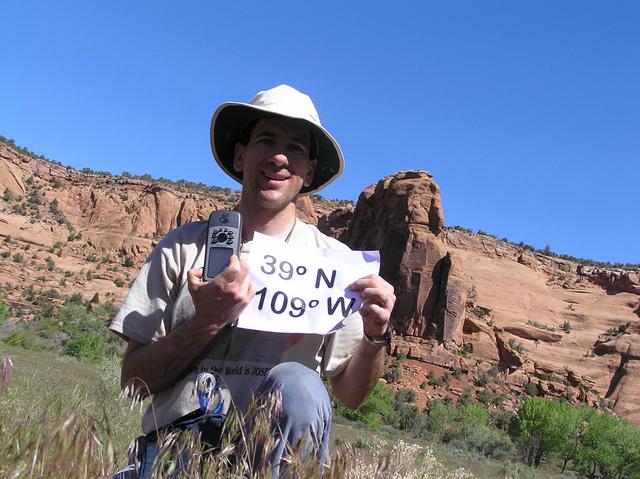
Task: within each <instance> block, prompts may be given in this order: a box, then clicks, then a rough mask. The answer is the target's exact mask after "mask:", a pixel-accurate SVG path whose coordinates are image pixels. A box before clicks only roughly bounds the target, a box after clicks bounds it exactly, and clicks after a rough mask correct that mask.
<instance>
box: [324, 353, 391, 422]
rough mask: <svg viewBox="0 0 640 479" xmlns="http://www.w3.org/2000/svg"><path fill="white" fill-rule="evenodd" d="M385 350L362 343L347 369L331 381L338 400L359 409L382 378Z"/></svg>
mask: <svg viewBox="0 0 640 479" xmlns="http://www.w3.org/2000/svg"><path fill="white" fill-rule="evenodd" d="M384 354H385V348H384V347H380V346H373V345H371V344H369V343H368V342H366V341H364V340H363V341H362V342H361V343H360V345H359V346H358V350H357V351H356V353H355V354H354V355H353V357H352V358H351V359H350V360H349V364H347V367H346V368H345V369H344V370H343V371H342V373H340V375H338V376H337V377H335V378H332V379H331V389H332V390H333V394H334V395H335V396H336V398H337V399H338V400H339V401H340V402H341V403H342V404H344V405H345V406H347V407H348V408H350V409H357V408H358V407H360V405H361V404H362V403H363V401H364V400H365V399H366V397H367V395H368V394H369V393H370V392H371V390H372V389H373V388H374V387H375V385H376V382H377V381H378V378H380V376H382V370H383V367H384Z"/></svg>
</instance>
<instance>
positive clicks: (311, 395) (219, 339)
mask: <svg viewBox="0 0 640 479" xmlns="http://www.w3.org/2000/svg"><path fill="white" fill-rule="evenodd" d="M211 148H212V151H213V155H214V158H215V160H216V162H217V163H218V165H219V166H220V167H221V168H222V169H223V170H224V171H225V172H226V173H227V174H228V175H230V176H231V177H232V178H234V179H235V180H237V181H238V182H240V183H241V184H242V194H241V198H240V203H239V212H240V213H241V215H242V221H243V231H242V236H243V242H244V244H243V248H242V253H241V255H240V256H241V257H243V256H244V255H246V254H247V253H248V252H249V250H250V247H251V241H252V239H253V235H254V233H255V232H256V231H257V232H260V233H263V234H266V235H269V236H273V237H277V238H280V239H282V240H284V241H286V242H287V243H290V244H291V245H293V246H296V247H306V248H310V247H311V248H334V249H345V248H346V246H344V245H342V244H341V243H339V242H338V241H336V240H335V239H333V238H330V237H327V236H325V235H323V234H322V233H320V232H319V231H318V230H317V229H316V228H315V227H314V226H311V225H307V224H305V223H303V222H302V221H300V220H298V219H297V218H296V200H297V198H298V196H300V195H301V194H310V193H314V192H316V191H318V190H320V189H321V188H322V187H324V186H326V185H327V184H329V183H330V182H332V181H333V180H334V179H335V178H336V177H337V176H339V175H340V174H341V173H342V170H343V165H344V160H343V156H342V152H341V150H340V147H339V146H338V144H337V142H336V141H335V139H334V138H333V137H332V136H331V134H330V133H329V132H328V131H327V130H326V129H324V128H323V127H322V126H321V124H320V120H319V118H318V114H317V112H316V109H315V107H314V105H313V103H312V101H311V99H310V98H309V97H308V96H307V95H304V94H302V93H300V92H298V91H297V90H295V89H293V88H291V87H289V86H286V85H280V86H278V87H276V88H273V89H271V90H267V91H264V92H260V93H258V95H256V96H255V97H254V98H253V99H252V100H251V102H250V103H248V104H246V103H224V104H222V105H221V106H220V107H219V108H218V109H217V110H216V112H215V113H214V115H213V119H212V122H211ZM206 227H207V225H206V223H205V222H196V223H189V224H186V225H183V226H181V227H179V228H177V229H175V230H173V231H172V232H170V233H169V234H168V235H167V237H166V238H164V240H163V241H162V242H161V243H160V244H158V246H157V247H156V248H155V250H154V251H153V252H152V253H151V255H150V257H149V258H148V260H147V261H146V262H145V264H144V266H143V267H142V269H141V272H140V274H139V276H138V278H137V279H136V281H135V282H134V284H133V286H132V287H131V290H130V292H129V294H128V296H127V298H126V299H125V301H124V303H123V305H122V308H121V310H120V311H119V313H118V315H117V316H116V318H115V319H114V321H113V323H112V324H111V326H110V327H111V329H112V330H113V331H115V332H116V333H118V334H120V335H122V336H124V337H125V338H127V339H128V347H127V351H126V353H125V357H124V361H123V365H122V385H123V387H125V386H131V385H132V384H133V385H135V386H136V387H140V386H141V385H143V387H144V388H145V389H146V391H147V392H148V394H151V395H153V400H152V405H151V406H150V407H149V409H148V410H147V411H146V412H145V414H144V417H143V421H142V427H143V431H144V432H145V434H153V432H154V431H156V430H161V429H162V428H163V427H165V426H167V425H168V424H175V423H176V421H179V420H180V418H183V417H184V416H185V415H188V413H191V412H192V411H194V410H196V409H197V408H198V401H197V398H196V397H195V394H194V385H195V381H196V375H197V373H198V372H202V371H215V372H220V373H221V381H223V382H224V384H225V385H226V386H227V387H228V388H229V391H230V393H231V397H232V398H233V402H234V404H235V406H236V407H237V408H239V409H240V410H241V411H244V410H245V409H246V407H247V404H248V403H249V401H250V400H251V398H252V397H253V395H254V394H256V393H263V392H266V391H275V390H277V391H279V392H280V393H281V394H282V415H281V417H280V420H279V424H278V425H279V430H280V431H282V438H281V440H280V443H279V445H278V448H277V450H276V453H275V454H274V456H273V457H272V459H271V460H272V466H273V470H274V474H275V475H277V473H278V468H279V464H280V460H281V457H282V454H283V453H284V450H285V446H286V444H287V443H288V444H296V443H297V442H298V441H299V440H301V439H305V440H306V441H307V442H309V443H311V444H312V445H313V446H314V448H315V449H316V452H317V454H318V457H319V459H320V460H321V461H323V462H325V463H326V461H327V459H328V439H329V429H330V425H331V404H330V401H329V397H328V395H327V392H326V390H325V388H324V386H323V384H322V382H321V380H320V376H319V374H322V375H323V376H325V377H328V378H329V380H330V383H331V388H332V391H333V394H334V396H335V397H336V398H337V399H338V400H339V401H341V402H342V403H343V404H344V405H346V406H347V407H350V408H357V407H358V406H359V405H360V404H361V403H362V401H363V400H364V399H365V398H366V396H367V395H368V393H369V392H370V391H371V389H372V388H373V386H374V385H375V382H376V380H377V379H378V377H380V375H381V372H382V366H383V357H384V349H385V348H384V346H385V345H386V344H387V342H388V336H389V332H390V330H389V324H390V323H389V319H390V314H391V310H392V309H393V305H394V302H395V296H394V294H393V287H392V286H391V285H390V284H388V283H387V282H386V281H384V280H383V279H382V278H381V277H379V276H378V275H370V276H367V277H364V278H361V279H359V280H357V281H355V282H354V283H353V284H351V285H350V287H349V288H350V289H351V290H353V291H356V292H358V293H359V294H360V295H361V298H362V300H363V306H362V307H361V309H360V311H359V313H355V314H353V315H351V316H349V317H348V318H347V319H346V320H345V321H344V324H345V326H344V327H343V328H342V329H340V330H338V331H337V332H336V333H334V334H332V335H327V336H325V337H322V336H318V335H289V334H275V333H267V332H260V331H251V330H245V329H239V328H233V327H230V325H231V324H232V323H233V322H234V321H235V320H236V319H237V318H238V316H239V315H240V314H241V313H242V311H243V310H244V308H245V307H246V306H247V304H249V302H250V301H251V299H252V298H253V296H254V294H255V290H254V287H253V285H252V284H251V281H250V279H249V268H248V265H247V263H246V262H245V260H244V259H238V258H236V257H235V256H232V257H231V260H230V264H229V266H228V267H227V268H226V269H225V270H223V271H222V272H221V273H220V274H219V275H218V276H217V277H215V278H214V279H213V280H212V281H209V282H204V281H202V274H203V273H202V266H203V264H204V254H205V252H204V241H205V236H206ZM153 447H154V446H153V444H152V445H151V446H150V448H151V449H149V451H148V452H149V454H150V455H153V454H154V451H153Z"/></svg>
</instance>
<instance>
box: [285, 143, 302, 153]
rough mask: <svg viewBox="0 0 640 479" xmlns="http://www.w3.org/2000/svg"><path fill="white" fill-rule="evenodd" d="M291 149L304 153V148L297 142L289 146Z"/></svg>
mask: <svg viewBox="0 0 640 479" xmlns="http://www.w3.org/2000/svg"><path fill="white" fill-rule="evenodd" d="M289 149H290V150H291V151H294V152H296V153H304V148H302V147H301V146H300V145H297V144H295V143H294V144H293V145H291V146H289Z"/></svg>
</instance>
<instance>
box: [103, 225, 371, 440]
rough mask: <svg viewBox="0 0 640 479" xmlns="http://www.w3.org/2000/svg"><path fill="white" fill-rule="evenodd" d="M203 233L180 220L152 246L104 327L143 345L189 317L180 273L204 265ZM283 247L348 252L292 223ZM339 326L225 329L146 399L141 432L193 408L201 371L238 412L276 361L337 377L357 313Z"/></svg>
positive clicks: (355, 338) (354, 335)
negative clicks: (216, 380) (320, 331)
mask: <svg viewBox="0 0 640 479" xmlns="http://www.w3.org/2000/svg"><path fill="white" fill-rule="evenodd" d="M206 228H207V223H206V222H204V221H198V222H194V223H188V224H186V225H183V226H181V227H179V228H176V229H174V230H173V231H171V232H169V234H168V235H167V236H166V237H165V238H164V239H163V240H162V241H161V242H160V243H159V244H158V246H156V248H155V249H154V250H153V251H152V253H151V254H150V255H149V258H148V259H147V261H146V262H145V263H144V265H143V266H142V269H141V270H140V273H139V274H138V277H137V278H136V280H135V282H134V283H133V285H132V286H131V289H130V290H129V293H128V295H127V297H126V298H125V300H124V302H123V304H122V307H121V308H120V311H119V312H118V314H117V315H116V317H115V319H114V320H113V322H112V323H111V325H110V326H109V327H110V329H111V330H112V331H114V332H116V333H118V334H120V335H122V336H124V337H126V338H129V339H133V340H135V341H137V342H139V343H145V344H146V343H150V342H152V341H156V340H157V339H158V338H160V337H162V336H165V335H167V334H169V333H170V332H171V331H172V330H173V329H174V328H176V327H177V326H179V325H180V324H181V323H182V322H183V321H188V320H189V319H191V318H192V317H193V315H194V313H195V309H194V306H193V302H192V300H191V295H190V294H189V291H188V288H187V271H188V270H190V269H193V268H199V267H202V266H203V265H204V254H205V251H204V239H205V236H206ZM285 236H286V235H285ZM283 239H284V238H283ZM289 243H290V244H292V245H295V246H297V247H300V246H302V247H309V248H330V249H343V250H344V249H348V248H347V246H345V245H344V244H342V243H340V242H339V241H337V240H335V239H333V238H331V237H329V236H326V235H324V234H322V233H321V232H320V231H318V229H317V228H316V227H315V226H312V225H308V224H306V223H304V222H302V221H300V220H297V222H296V225H295V227H294V229H293V231H292V233H291V237H290V238H289ZM250 248H251V243H250V242H249V243H245V244H244V245H243V247H242V253H241V256H244V255H246V254H247V253H248V252H249V250H250ZM344 324H345V327H344V328H342V329H340V330H338V331H337V332H336V333H333V334H331V335H327V336H320V335H312V334H280V333H267V332H262V331H252V330H246V329H240V328H234V329H233V330H228V329H225V330H224V331H223V332H221V334H220V335H218V336H217V337H216V339H215V341H213V343H212V347H211V349H210V350H209V352H208V353H207V354H206V356H205V357H204V359H202V360H201V361H200V362H199V363H198V364H197V365H196V366H195V368H194V369H193V370H192V371H190V372H188V373H187V374H186V375H185V376H184V377H183V378H182V379H181V380H179V381H178V382H177V383H175V384H174V385H173V386H172V387H170V388H167V389H165V390H163V391H160V392H158V393H156V394H154V396H153V399H152V404H151V405H150V407H149V408H148V409H147V410H146V412H145V413H144V416H143V418H142V430H143V431H144V433H145V434H148V433H150V432H151V431H154V430H155V429H157V428H160V427H163V426H165V425H167V424H169V423H171V422H173V421H175V420H176V419H178V418H180V417H182V416H184V415H185V414H187V413H190V412H191V411H193V410H195V409H197V408H198V398H197V396H196V394H195V388H194V385H195V378H196V375H197V374H198V373H199V372H202V371H209V372H211V371H215V372H217V373H219V374H220V376H221V377H222V379H223V381H224V382H225V383H226V385H227V387H228V388H229V390H230V392H231V397H232V398H233V402H234V404H235V405H236V407H238V408H240V409H241V410H245V409H246V407H247V405H248V404H249V401H250V400H251V397H252V396H253V393H254V391H255V390H256V388H257V386H258V385H259V383H260V382H261V381H262V379H263V378H264V376H265V375H266V374H267V373H268V372H269V370H270V369H271V368H272V367H273V366H275V365H277V364H280V363H283V362H287V361H295V362H298V363H301V364H304V365H305V366H307V367H309V368H311V369H313V370H315V371H317V372H318V373H319V374H322V375H324V376H325V377H334V376H336V375H338V374H339V373H340V372H341V371H342V370H343V368H344V367H345V366H346V364H347V363H348V361H349V359H350V358H351V356H352V355H353V353H354V351H355V349H356V348H357V346H358V344H359V343H360V341H361V339H362V335H363V329H362V319H361V318H360V315H359V314H358V313H354V314H352V315H351V316H349V317H348V318H346V319H345V321H344Z"/></svg>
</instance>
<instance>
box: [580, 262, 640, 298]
mask: <svg viewBox="0 0 640 479" xmlns="http://www.w3.org/2000/svg"><path fill="white" fill-rule="evenodd" d="M577 271H578V274H579V275H581V276H585V277H586V278H587V279H588V280H589V281H591V282H592V283H594V284H597V285H600V286H602V287H603V288H604V289H606V290H607V291H611V292H613V293H633V294H640V274H638V273H637V272H633V271H616V270H609V269H604V268H594V267H589V266H578V269H577Z"/></svg>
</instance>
